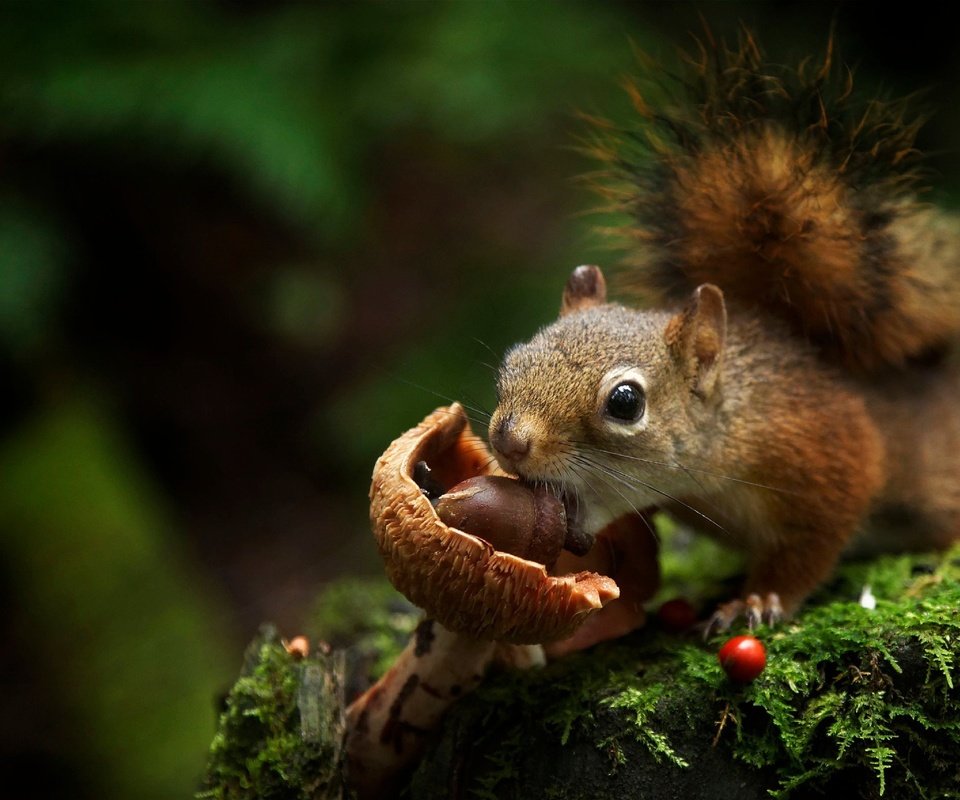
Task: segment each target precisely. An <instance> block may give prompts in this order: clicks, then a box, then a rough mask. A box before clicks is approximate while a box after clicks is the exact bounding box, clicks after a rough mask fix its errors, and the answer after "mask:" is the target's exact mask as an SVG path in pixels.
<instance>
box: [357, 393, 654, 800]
mask: <svg viewBox="0 0 960 800" xmlns="http://www.w3.org/2000/svg"><path fill="white" fill-rule="evenodd" d="M494 463H495V462H494V459H493V458H492V457H491V456H490V452H489V450H487V448H486V445H485V444H484V443H483V441H482V440H481V439H480V438H479V437H477V436H476V435H475V434H474V433H473V432H472V431H471V430H470V426H469V424H468V422H467V418H466V415H465V414H464V411H463V408H462V407H461V406H460V405H459V404H456V403H455V404H453V405H451V406H449V407H447V408H438V409H437V410H436V411H434V412H433V413H432V414H430V415H429V416H428V417H427V418H426V419H424V421H423V422H421V423H420V424H419V425H418V426H417V427H416V428H413V429H411V430H409V431H407V433H405V434H403V435H402V436H401V437H400V438H398V439H397V440H396V441H394V442H393V443H392V444H391V445H390V446H389V447H388V448H387V450H386V452H385V453H384V454H383V455H382V456H381V457H380V459H379V460H378V461H377V465H376V467H375V468H374V471H373V483H372V486H371V488H370V518H371V521H372V523H373V530H374V534H375V536H376V539H377V545H378V547H379V549H380V554H381V555H382V556H383V559H384V562H385V563H386V570H387V575H388V577H389V578H390V580H391V582H392V583H393V584H394V586H396V587H397V589H399V590H400V591H401V592H402V593H403V594H405V595H406V596H407V598H409V599H410V600H411V601H412V602H413V603H415V604H416V605H418V606H420V607H421V608H424V609H425V610H426V611H427V615H428V616H427V618H426V619H425V620H424V621H423V622H421V623H420V625H419V626H418V627H417V630H416V632H415V633H414V636H413V637H412V639H411V641H410V642H409V644H408V645H407V647H406V649H405V650H404V651H403V652H402V653H401V654H400V656H398V658H397V660H396V662H395V663H394V664H393V666H392V667H391V668H390V669H389V670H388V671H387V673H386V674H385V675H383V677H382V678H380V680H379V681H377V682H376V683H375V684H374V685H373V686H371V687H370V688H369V689H368V690H367V691H366V692H364V693H363V694H362V695H360V696H359V697H358V698H356V699H355V700H354V701H353V702H352V703H351V705H350V707H349V708H348V709H347V714H346V723H347V739H346V758H347V775H348V782H349V785H350V788H351V789H352V790H353V791H354V792H356V795H357V797H358V799H359V800H373V798H377V797H382V796H384V795H385V793H389V792H390V791H391V790H392V789H393V788H395V787H396V784H397V782H398V780H399V777H400V776H401V775H402V774H403V773H404V772H405V771H406V770H407V769H408V768H409V767H410V766H411V765H412V764H414V763H415V762H416V760H417V759H418V758H419V757H420V755H421V754H422V752H423V749H424V747H425V743H426V738H427V736H428V735H429V734H430V733H431V731H433V730H434V729H435V728H436V727H437V725H438V724H439V721H440V719H441V717H442V716H443V714H444V713H446V711H447V709H449V707H450V706H452V705H453V704H454V703H455V702H456V701H457V700H458V699H459V698H460V697H462V696H463V695H464V694H466V693H467V692H469V691H470V690H471V689H473V688H474V687H475V686H476V685H477V684H478V683H479V682H480V680H481V679H482V678H483V676H484V674H485V673H486V671H487V668H488V667H489V665H490V664H491V663H493V662H495V661H496V662H500V663H501V664H502V665H504V666H508V667H512V668H515V669H523V668H529V667H533V666H539V665H542V664H543V663H544V660H545V654H544V650H545V648H544V647H542V646H541V645H540V644H539V643H541V642H543V643H552V644H550V645H548V648H547V652H549V653H550V654H551V655H554V656H559V655H563V654H565V653H568V652H571V651H573V650H578V649H582V648H585V647H589V646H591V645H592V644H595V643H597V642H599V641H603V640H605V639H609V638H614V637H616V636H620V635H623V634H624V633H626V632H628V631H629V630H632V629H633V628H636V627H638V626H640V625H642V624H643V622H644V620H645V613H644V610H643V608H642V605H641V602H642V601H643V600H645V599H647V598H649V597H650V596H651V595H652V594H653V593H654V592H655V591H656V586H657V583H658V578H657V570H656V541H655V539H654V537H653V533H652V530H653V529H652V527H651V526H650V523H649V521H648V520H646V519H644V518H642V517H641V516H639V515H636V516H633V515H632V516H631V517H629V518H625V519H623V520H620V521H618V522H616V523H614V524H612V525H611V526H609V527H608V528H606V529H604V530H603V531H601V532H600V533H599V534H598V537H597V540H598V546H597V547H594V548H593V549H592V550H590V552H589V553H588V552H586V551H587V550H588V549H589V548H588V547H587V546H586V545H585V542H587V540H585V539H584V538H583V535H582V532H580V531H571V530H568V529H567V524H566V518H565V515H564V509H563V504H562V503H561V502H560V501H559V500H558V499H557V498H555V497H553V496H552V495H551V494H550V493H549V492H543V491H541V490H537V489H534V488H531V487H528V486H524V485H523V484H521V483H520V482H519V481H516V480H513V479H510V478H508V477H506V476H504V475H502V474H500V473H498V472H497V470H496V469H495V468H493V467H492V466H491V465H493V464H494ZM434 502H435V503H436V505H434ZM462 528H469V529H470V531H471V532H467V531H464V530H462ZM561 549H563V552H561ZM507 550H510V551H513V552H506V551H507ZM533 559H537V560H533ZM541 562H545V563H541ZM547 564H550V565H551V566H552V567H553V571H561V570H563V569H565V568H569V567H574V568H575V567H576V566H578V565H579V566H589V567H592V568H593V569H596V570H602V571H605V572H609V573H611V574H613V575H615V576H616V578H617V580H618V581H622V582H623V584H624V587H625V593H624V600H625V601H626V602H624V603H616V602H611V601H614V600H616V599H617V598H618V597H619V596H620V589H619V587H618V586H617V583H616V582H614V580H613V579H612V578H609V577H606V576H605V575H602V574H599V573H598V572H593V571H579V572H576V573H575V574H570V575H553V576H551V575H550V574H548V569H547ZM608 604H609V605H608ZM595 612H599V613H596V614H595ZM585 622H586V623H587V624H586V625H584V624H583V623H585ZM581 626H582V627H581ZM533 643H538V644H533Z"/></svg>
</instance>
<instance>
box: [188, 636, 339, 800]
mask: <svg viewBox="0 0 960 800" xmlns="http://www.w3.org/2000/svg"><path fill="white" fill-rule="evenodd" d="M342 742H343V658H342V653H334V654H328V653H325V652H323V651H320V652H316V653H313V654H311V655H309V656H308V657H307V658H301V657H299V656H297V655H295V654H292V653H289V652H288V651H287V649H286V648H285V647H284V645H283V643H282V642H281V640H280V637H279V635H278V634H277V631H276V630H275V629H274V628H273V627H272V626H269V625H265V626H264V627H263V629H262V630H261V632H260V636H259V637H258V638H257V639H255V640H254V641H253V642H252V643H251V645H250V646H249V647H248V648H247V653H246V656H245V658H244V665H243V670H242V673H241V675H240V678H239V680H238V681H237V682H236V684H235V685H234V687H233V689H232V690H231V691H230V694H229V695H228V696H227V698H226V701H225V708H224V711H223V713H222V714H221V716H220V726H219V730H218V731H217V735H216V737H215V738H214V740H213V744H212V745H211V748H210V760H209V763H208V766H207V773H206V777H205V780H204V787H203V788H202V790H201V791H200V792H199V793H198V795H197V797H198V798H205V799H206V800H234V798H254V797H256V798H268V799H270V800H281V798H283V799H284V800H294V798H296V800H334V798H340V797H342V795H343V791H342V788H343V787H342V770H341V761H342V759H341V752H342Z"/></svg>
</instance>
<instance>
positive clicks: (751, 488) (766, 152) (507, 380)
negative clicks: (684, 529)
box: [490, 35, 960, 630]
mask: <svg viewBox="0 0 960 800" xmlns="http://www.w3.org/2000/svg"><path fill="white" fill-rule="evenodd" d="M832 61H833V55H832V48H831V49H830V50H828V54H827V56H826V58H825V59H824V61H823V63H822V64H820V65H816V66H811V64H810V63H809V62H806V63H805V64H804V65H802V66H801V67H799V68H797V69H786V68H783V67H779V66H774V65H771V64H768V63H766V62H765V61H764V58H763V56H762V54H761V53H760V51H759V50H758V48H757V47H756V45H755V44H754V42H753V40H752V39H751V38H750V37H749V36H748V35H744V37H743V38H742V40H741V42H740V46H739V47H738V48H737V49H734V50H728V49H726V48H725V47H723V46H721V45H717V44H710V46H708V47H704V48H703V50H702V53H701V58H700V60H699V61H698V62H697V61H695V62H694V63H693V65H692V67H691V69H690V73H689V74H688V75H687V76H686V78H685V79H684V81H683V83H682V86H683V89H684V91H685V92H687V93H688V94H689V96H688V97H686V98H685V99H683V101H682V102H678V103H677V104H676V105H672V106H668V107H666V108H663V109H656V110H654V109H651V108H650V107H649V106H648V105H647V104H646V102H645V100H644V99H643V97H642V95H641V93H640V92H639V90H634V92H633V94H634V100H635V106H636V108H637V110H638V112H639V114H640V116H641V118H642V125H641V128H640V132H639V135H637V132H631V133H629V134H628V135H626V136H619V135H618V134H617V133H616V132H611V131H609V130H607V131H606V132H604V133H602V134H601V135H600V136H599V137H598V139H597V146H596V148H595V150H596V151H597V152H598V153H599V154H600V155H601V156H602V157H603V158H605V159H606V161H607V163H608V166H609V170H608V176H609V177H611V178H612V182H608V183H607V184H606V187H607V192H608V194H609V196H611V197H613V199H614V202H615V203H616V205H617V206H618V208H619V209H620V210H624V211H627V212H628V213H629V214H630V215H631V217H632V222H631V224H630V226H629V228H628V231H627V232H628V234H629V236H630V237H631V240H632V246H631V250H630V257H629V263H628V268H627V270H626V271H627V273H628V275H629V280H630V282H631V284H632V289H633V291H634V293H635V295H637V296H639V297H641V298H643V299H644V300H645V301H646V307H645V308H643V309H639V310H638V309H633V308H628V307H626V306H624V305H620V304H616V303H609V302H607V299H606V287H605V281H604V279H603V276H602V274H601V273H600V271H599V270H598V269H597V268H595V267H592V268H590V267H581V268H578V270H577V271H575V272H574V274H573V276H572V277H571V279H570V281H569V282H568V284H567V288H566V291H565V293H564V296H563V302H562V307H561V316H560V319H559V320H558V321H556V322H555V323H553V324H551V325H549V326H547V327H545V328H543V329H542V330H540V331H539V332H538V333H537V334H536V335H535V336H534V337H533V338H532V339H531V340H530V341H529V342H527V343H524V344H520V345H517V346H515V347H514V348H512V349H511V350H510V351H509V352H508V353H507V355H506V357H505V358H504V361H503V364H502V366H501V368H500V372H499V376H498V382H497V390H498V406H497V408H496V411H495V412H494V414H493V417H492V419H491V422H490V441H491V445H492V447H493V449H494V452H495V455H496V457H497V459H498V461H499V463H500V465H501V466H502V467H503V468H504V469H505V470H507V471H509V472H511V473H514V474H517V475H519V476H520V477H521V478H523V479H525V480H527V481H530V482H543V483H545V484H547V485H549V486H551V487H553V488H555V489H556V490H557V491H558V492H560V493H562V495H563V496H564V498H565V499H566V502H567V505H568V508H569V509H572V516H573V520H574V524H576V525H578V526H580V527H581V528H582V529H583V530H584V531H585V532H586V533H587V534H588V535H591V534H594V533H596V532H597V531H599V530H601V529H602V528H603V527H604V526H605V525H606V524H607V523H609V522H610V521H611V520H614V519H616V518H618V517H620V516H622V515H624V514H627V513H633V512H643V511H648V510H650V509H651V508H659V509H664V510H667V511H669V512H670V513H673V514H677V515H679V516H680V517H682V518H684V519H685V520H687V521H689V522H690V523H692V524H694V525H695V526H696V527H698V528H699V529H700V530H702V531H704V532H706V533H708V534H712V535H714V536H716V537H717V538H718V539H719V540H720V541H722V542H726V543H727V544H730V545H732V546H734V547H737V548H739V549H741V550H743V551H744V552H745V553H746V554H747V557H748V573H747V577H746V584H745V586H744V591H743V594H742V595H741V597H740V598H738V599H735V600H733V601H731V602H729V603H726V604H724V605H722V606H721V607H720V608H719V609H718V610H717V612H716V614H715V615H714V617H713V618H712V621H711V627H712V629H715V630H716V629H724V628H726V627H728V626H729V625H730V624H731V622H732V621H733V620H734V619H735V618H736V617H737V616H738V615H740V614H745V615H746V616H747V619H748V621H749V622H750V624H751V625H753V624H755V623H756V622H758V621H759V620H760V619H765V620H767V621H776V620H777V619H779V618H780V617H781V616H783V615H789V614H791V613H792V612H794V611H795V610H796V609H797V608H798V606H799V605H800V604H801V603H802V601H803V600H804V598H805V597H807V595H809V594H810V592H811V591H812V590H814V589H815V588H816V587H817V586H818V585H819V584H820V583H821V582H822V581H824V580H825V579H826V578H827V577H828V576H829V575H830V573H831V571H832V569H833V568H834V566H835V564H836V562H837V560H838V559H839V557H840V556H841V554H842V553H843V552H844V551H845V550H846V549H848V548H849V547H851V546H852V545H853V543H854V541H855V540H856V542H857V543H860V544H863V545H865V546H868V547H874V546H876V547H884V548H890V547H895V548H923V547H932V546H942V545H944V544H946V543H948V542H950V541H952V540H953V539H955V538H957V537H958V535H960V401H958V395H960V367H958V364H957V359H956V358H955V355H954V352H953V351H954V350H955V349H956V342H957V340H958V337H960V218H958V216H957V215H955V214H950V213H948V212H945V211H942V210H939V209H937V208H935V207H932V206H929V205H924V204H922V203H920V202H919V201H918V199H917V192H918V190H919V181H920V171H919V168H918V163H919V160H918V155H917V153H916V151H915V149H914V138H915V136H916V133H917V130H918V128H919V125H920V121H919V118H914V117H911V116H910V115H911V113H912V112H911V108H910V104H909V103H907V102H906V101H901V102H891V103H880V102H869V103H861V102H859V101H858V100H857V99H856V97H855V95H854V93H853V92H852V86H851V80H850V78H849V74H848V73H842V74H839V75H838V73H839V72H840V70H837V69H836V68H835V66H834V65H833V63H832ZM641 139H642V140H644V141H645V142H646V144H645V145H644V147H643V151H642V152H641V153H640V154H637V153H634V152H631V149H635V148H636V147H637V144H636V142H637V141H638V140H641ZM611 187H612V188H611Z"/></svg>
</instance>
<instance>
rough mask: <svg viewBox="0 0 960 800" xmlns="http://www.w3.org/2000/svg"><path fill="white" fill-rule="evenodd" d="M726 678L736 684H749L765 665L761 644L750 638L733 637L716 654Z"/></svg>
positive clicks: (757, 640) (763, 650)
mask: <svg viewBox="0 0 960 800" xmlns="http://www.w3.org/2000/svg"><path fill="white" fill-rule="evenodd" d="M717 658H718V659H719V660H720V666H721V667H723V671H724V672H726V673H727V677H728V678H730V680H732V681H736V682H737V683H750V681H752V680H753V679H754V678H756V677H757V675H759V674H760V673H761V672H763V668H764V667H765V666H766V665H767V651H766V650H765V649H764V646H763V642H761V641H760V640H759V639H755V638H754V637H752V636H734V637H733V638H732V639H731V640H730V641H729V642H727V643H726V644H725V645H724V646H723V647H721V648H720V652H718V653H717Z"/></svg>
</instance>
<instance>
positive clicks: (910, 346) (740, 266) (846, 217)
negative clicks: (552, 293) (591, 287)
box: [591, 32, 960, 373]
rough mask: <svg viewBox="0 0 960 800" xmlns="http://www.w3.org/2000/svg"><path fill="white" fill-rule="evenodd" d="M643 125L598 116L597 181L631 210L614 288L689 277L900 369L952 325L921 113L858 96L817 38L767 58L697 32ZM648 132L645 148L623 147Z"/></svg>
mask: <svg viewBox="0 0 960 800" xmlns="http://www.w3.org/2000/svg"><path fill="white" fill-rule="evenodd" d="M687 62H688V63H687V68H686V70H685V71H683V72H682V73H681V75H680V78H679V79H678V81H677V86H676V87H674V94H679V95H680V102H677V103H675V104H673V105H667V106H665V107H663V108H658V109H657V110H656V111H654V110H653V109H652V108H651V107H650V105H649V104H648V103H647V102H646V101H645V99H644V97H643V91H642V89H641V88H640V87H639V85H637V84H631V86H630V87H629V89H630V91H631V95H632V97H633V100H634V105H635V107H636V109H637V112H638V114H639V117H640V120H641V123H640V126H639V128H638V130H635V131H616V130H615V129H613V128H612V126H609V125H607V126H601V127H600V128H599V132H598V133H597V135H596V137H595V139H594V141H593V143H592V147H591V151H592V152H593V153H594V155H596V156H598V157H599V158H600V159H601V160H603V161H605V162H606V163H607V164H609V165H610V168H609V170H608V171H607V172H606V173H605V174H604V175H602V176H601V178H600V180H599V184H600V188H601V192H602V193H603V194H604V196H606V197H607V198H609V199H610V200H612V202H613V204H614V206H615V207H616V208H617V209H618V210H622V211H626V212H627V213H629V214H630V216H631V217H632V220H633V221H632V223H631V224H630V225H629V226H628V227H627V228H626V229H625V230H624V231H622V232H624V233H626V235H627V241H628V245H629V247H630V254H629V256H628V259H627V271H626V277H625V280H624V284H625V285H626V286H627V287H628V289H630V290H631V291H632V292H634V293H635V294H636V295H638V296H639V297H641V298H643V299H645V300H647V301H651V302H652V303H653V304H654V305H656V306H663V305H664V304H668V303H677V302H681V301H682V300H683V299H684V298H685V297H686V296H687V294H688V293H689V292H690V291H691V290H693V289H694V288H695V287H696V286H698V285H700V284H702V283H715V284H717V285H718V286H719V287H720V288H721V289H722V290H723V291H724V293H725V294H726V296H727V297H728V299H736V300H737V301H738V302H739V303H740V304H741V305H743V306H747V307H750V306H754V307H757V308H762V309H764V310H765V311H768V312H770V313H773V314H775V315H776V316H778V317H779V318H780V319H783V320H785V321H786V322H787V323H788V324H789V325H790V326H791V327H792V329H793V330H794V331H795V332H796V333H799V334H800V335H802V336H804V337H805V338H807V339H808V340H809V341H810V342H811V343H813V344H814V345H815V346H816V347H817V349H818V350H819V351H820V352H821V353H822V354H823V355H825V356H826V357H827V358H828V359H829V360H831V361H832V362H834V363H839V364H841V365H842V366H843V367H844V368H846V369H848V370H853V371H859V372H863V373H876V372H881V371H883V370H884V369H888V368H889V367H891V366H894V367H898V368H901V367H904V366H907V365H909V364H910V363H911V362H913V361H915V360H922V359H925V358H928V357H929V356H930V354H931V353H939V352H941V351H943V350H944V349H945V348H947V347H948V346H950V345H951V344H952V342H953V341H955V340H956V338H957V337H958V336H960V314H958V313H957V308H958V307H960V219H958V217H957V216H956V215H950V214H946V213H944V212H942V211H939V210H937V209H935V208H932V207H929V206H925V205H923V204H921V203H920V202H919V201H918V196H919V192H920V191H921V185H922V182H923V180H922V177H923V175H922V170H921V159H920V155H919V153H918V152H917V150H916V149H915V147H914V141H915V138H916V135H917V132H918V130H919V129H920V127H921V125H922V124H923V121H924V115H923V114H922V113H921V112H919V111H917V110H916V108H915V106H916V103H915V102H913V101H912V99H911V98H905V99H902V100H896V101H889V102H881V101H877V100H870V101H863V100H861V99H859V98H858V97H857V95H856V93H855V92H854V91H853V81H852V76H851V73H850V72H849V70H845V69H844V68H843V67H842V66H840V65H839V63H838V59H837V58H836V55H835V53H834V47H833V42H832V41H831V42H830V43H829V44H828V48H827V53H826V55H825V56H824V58H823V60H822V62H821V63H819V64H817V63H814V62H812V61H807V62H804V63H803V64H801V65H800V66H799V67H797V68H796V69H790V68H788V67H783V66H779V65H776V64H772V63H769V62H767V61H765V59H764V57H763V54H762V53H761V51H760V49H759V48H758V47H757V45H756V43H755V41H754V40H753V38H752V37H751V36H750V35H749V33H746V32H745V33H744V34H743V36H742V37H741V41H740V42H739V46H738V47H736V48H733V49H728V48H726V47H725V46H724V45H723V44H722V43H717V42H715V41H713V40H712V39H711V38H710V36H709V32H708V34H707V41H706V43H705V44H703V45H701V46H700V52H699V54H697V55H696V56H695V57H688V58H687ZM644 140H645V141H646V146H645V147H640V146H638V145H636V144H635V142H637V141H641V142H642V141H644Z"/></svg>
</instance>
